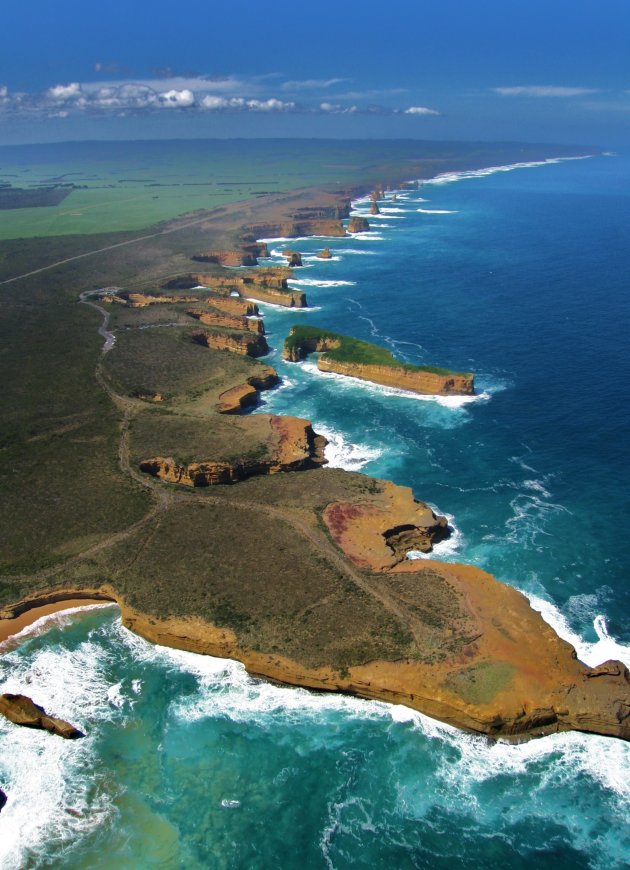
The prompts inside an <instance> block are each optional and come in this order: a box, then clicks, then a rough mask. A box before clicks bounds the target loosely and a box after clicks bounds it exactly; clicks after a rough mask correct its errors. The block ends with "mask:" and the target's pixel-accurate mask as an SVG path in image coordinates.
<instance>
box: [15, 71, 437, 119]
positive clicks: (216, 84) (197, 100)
mask: <svg viewBox="0 0 630 870" xmlns="http://www.w3.org/2000/svg"><path fill="white" fill-rule="evenodd" d="M278 78H279V76H278V75H277V74H274V75H269V76H257V77H256V76H251V77H248V78H239V77H237V76H234V75H230V76H218V77H214V78H210V77H207V76H187V77H185V76H172V77H168V78H165V77H163V76H161V75H160V76H156V77H155V78H151V79H141V80H136V81H134V80H130V79H127V80H125V79H120V80H118V81H101V82H98V81H88V82H69V83H67V84H56V85H53V86H52V87H50V88H48V89H47V90H45V91H43V92H42V93H15V92H12V93H10V92H9V90H8V88H7V87H6V86H4V85H0V112H1V113H2V116H3V117H7V116H11V115H13V116H17V115H30V116H31V117H37V116H41V117H53V116H54V117H66V116H68V115H74V114H77V113H81V114H88V115H89V114H93V115H103V114H106V113H107V114H118V115H131V114H139V113H143V112H145V113H147V112H160V111H163V110H166V109H168V110H171V111H175V112H182V111H186V112H252V113H266V114H279V113H291V112H293V113H304V114H327V115H345V114H353V113H361V112H364V113H368V114H381V115H384V116H386V115H394V114H402V113H403V112H406V113H407V114H410V115H437V114H439V112H436V111H435V110H433V109H428V108H425V107H422V106H411V107H410V108H409V109H403V108H394V107H392V106H391V105H388V106H383V105H380V104H379V103H378V102H375V103H374V104H371V105H365V102H364V101H365V99H366V97H371V96H374V95H375V94H386V95H387V96H388V97H390V98H391V97H392V96H393V95H394V94H399V93H404V90H402V89H399V88H397V89H390V90H384V91H365V92H362V93H360V92H353V93H352V94H350V95H349V94H344V95H339V94H336V93H335V94H334V99H329V100H326V99H324V100H322V101H320V100H321V99H322V96H323V95H320V100H317V99H313V98H314V97H315V95H316V88H332V87H334V85H336V84H338V83H339V82H342V81H344V79H340V78H330V79H303V80H299V81H297V80H296V81H291V82H288V81H285V82H284V84H280V83H279V82H277V83H276V84H275V86H274V85H272V84H271V83H270V82H269V81H266V82H265V81H264V80H265V79H274V80H275V79H278ZM289 86H290V87H292V88H294V89H295V90H296V91H300V90H302V91H303V92H304V97H305V99H304V100H303V101H302V100H301V99H300V100H297V99H295V100H291V99H289V100H285V99H281V98H279V97H278V96H277V95H274V92H273V91H274V88H275V89H277V90H276V93H277V92H278V90H280V92H281V93H282V94H283V95H285V94H286V95H288V88H289ZM270 91H271V93H270ZM332 93H334V91H333V92H331V94H332ZM355 95H356V98H357V99H356V100H355V98H354V97H355ZM307 96H308V97H310V99H306V97H307ZM359 98H360V99H361V100H362V102H359V101H358V100H359ZM388 102H389V100H388Z"/></svg>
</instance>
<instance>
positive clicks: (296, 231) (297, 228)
mask: <svg viewBox="0 0 630 870" xmlns="http://www.w3.org/2000/svg"><path fill="white" fill-rule="evenodd" d="M246 229H247V231H248V232H249V233H251V234H253V235H255V236H256V238H259V239H262V238H283V239H297V238H299V237H301V236H331V237H341V236H345V234H346V231H345V230H344V228H343V224H342V223H341V220H339V219H336V218H335V219H330V218H324V219H318V218H315V219H312V218H304V219H301V218H297V219H293V220H288V221H282V222H281V223H268V224H252V225H250V226H248V227H246ZM244 265H247V264H244Z"/></svg>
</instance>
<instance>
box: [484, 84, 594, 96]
mask: <svg viewBox="0 0 630 870" xmlns="http://www.w3.org/2000/svg"><path fill="white" fill-rule="evenodd" d="M492 90H493V91H494V92H495V94H501V96H503V97H582V96H584V95H586V94H596V93H598V89H597V88H568V87H559V86H558V85H519V86H517V87H510V88H492Z"/></svg>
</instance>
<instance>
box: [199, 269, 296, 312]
mask: <svg viewBox="0 0 630 870" xmlns="http://www.w3.org/2000/svg"><path fill="white" fill-rule="evenodd" d="M292 276H293V272H292V270H291V269H289V268H287V267H275V268H274V267H265V268H263V267H259V268H258V269H255V270H254V269H253V270H251V271H249V272H238V273H235V274H234V275H233V276H232V275H230V276H225V275H214V274H210V275H208V274H195V275H191V279H192V280H194V282H195V283H196V284H197V285H199V286H201V287H209V288H210V289H212V290H213V291H214V292H215V293H218V294H220V295H223V296H227V297H229V296H230V294H232V293H238V295H239V296H240V297H245V298H252V299H255V300H257V301H259V302H270V303H272V304H273V305H282V306H284V307H286V308H306V307H307V300H306V293H304V292H303V291H302V290H294V289H292V288H291V287H289V285H288V281H289V279H290V278H291V277H292Z"/></svg>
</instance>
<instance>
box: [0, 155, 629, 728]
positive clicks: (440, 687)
mask: <svg viewBox="0 0 630 870" xmlns="http://www.w3.org/2000/svg"><path fill="white" fill-rule="evenodd" d="M567 159H575V158H567ZM546 162H558V159H557V158H556V159H555V160H554V161H551V160H550V161H543V162H542V163H536V164H530V165H536V166H537V165H544V164H545V163H546ZM522 166H523V164H510V165H509V166H507V165H506V166H505V167H493V169H494V171H506V170H507V169H511V168H514V169H516V168H521V167H522ZM487 171H489V170H487ZM462 174H463V175H465V172H462ZM401 183H402V182H401ZM397 189H402V188H397ZM324 194H325V196H324ZM310 195H311V196H312V197H314V198H316V196H317V191H315V190H312V191H311V194H310ZM321 195H322V197H323V198H325V197H328V199H329V201H330V199H331V198H332V199H335V194H331V193H330V192H329V191H328V192H324V191H323V190H322V191H321ZM347 196H348V191H347V190H346V191H344V192H339V193H338V194H337V195H336V199H337V201H338V202H346V201H347ZM278 204H279V203H278V202H277V200H276V201H275V205H276V206H278ZM261 207H262V208H263V211H264V206H262V204H261ZM222 217H225V216H224V215H223V216H217V218H216V219H217V220H219V221H220V220H221V219H222ZM239 229H241V230H242V229H243V225H242V224H241V225H240V226H239V228H237V229H236V230H235V228H234V225H233V224H231V225H230V226H229V230H228V231H229V232H230V233H235V232H238V230H239ZM223 231H224V232H226V230H225V227H223ZM292 241H293V240H292ZM365 479H366V480H369V479H370V478H368V477H365ZM391 486H393V484H392V485H391ZM237 504H238V503H237ZM330 504H332V502H331V503H330ZM330 504H329V507H330ZM348 504H349V506H350V507H352V503H347V504H338V505H337V507H338V508H340V510H339V511H338V517H337V519H339V518H341V519H344V522H345V518H344V517H343V516H342V514H343V511H344V510H345V509H346V508H347V507H348ZM333 506H334V505H333ZM368 511H369V509H368ZM377 512H378V511H377ZM381 513H382V511H381ZM278 517H280V518H282V515H281V512H280V511H276V522H277V518H278ZM395 525H396V524H395V523H394V526H395ZM294 526H295V527H296V528H297V529H298V531H299V530H300V527H299V525H298V524H295V523H294ZM301 530H302V531H304V524H302V529H301ZM329 531H330V532H331V534H332V535H333V537H334V536H335V535H337V536H338V538H339V539H338V540H335V541H334V543H336V544H337V550H336V551H335V552H337V554H338V556H336V557H335V560H336V561H337V562H338V563H340V562H344V563H350V562H351V561H353V560H354V563H355V565H359V567H360V568H365V565H363V564H362V563H361V562H360V561H358V560H357V559H356V558H354V557H353V555H352V552H349V549H348V546H350V549H354V550H356V551H357V552H359V550H360V552H363V551H364V550H365V548H366V547H368V548H369V547H370V546H372V540H371V537H370V535H368V536H367V537H365V536H363V537H361V536H362V535H363V532H361V534H360V535H358V536H355V532H354V531H352V534H350V535H349V537H348V538H347V540H346V545H342V544H341V540H342V538H343V533H344V531H345V529H342V528H341V526H339V528H336V527H335V523H333V526H332V528H331V527H330V526H329ZM369 531H370V533H371V531H372V529H371V528H370V530H369ZM390 531H395V528H392V529H391V530H390ZM306 537H307V538H309V540H310V541H311V542H312V543H314V544H315V546H316V547H319V552H320V553H322V552H323V553H324V554H325V553H326V551H325V550H324V549H323V546H322V542H321V541H320V540H319V539H318V538H317V537H316V536H313V534H312V533H311V534H310V535H309V534H307V535H306ZM381 537H382V535H381ZM374 539H375V540H380V538H379V537H378V535H375V536H374ZM344 540H345V539H344ZM348 542H349V543H348ZM357 548H358V549H357ZM329 549H331V548H330V547H329ZM327 555H328V556H329V557H330V555H331V554H330V553H328V554H327ZM342 567H343V566H342ZM367 569H368V570H370V569H371V570H372V571H373V573H372V574H371V575H370V576H369V578H368V579H366V578H365V577H363V578H362V577H361V576H359V575H358V574H357V572H356V571H355V572H353V573H352V572H350V573H352V577H353V579H354V582H355V585H356V587H357V589H359V590H361V591H362V592H364V593H365V592H369V594H370V595H371V597H372V598H373V599H374V601H377V600H378V601H380V605H381V606H382V605H385V607H386V609H387V610H389V611H390V613H395V614H397V615H398V616H400V611H401V606H400V603H399V602H398V599H397V598H396V591H395V589H396V587H397V586H401V585H402V584H403V583H404V582H405V578H404V577H402V576H401V575H404V574H411V573H414V574H421V573H423V572H424V574H425V577H426V578H428V577H429V574H430V572H431V569H433V572H434V574H435V573H436V572H437V573H439V575H440V576H439V578H438V579H440V582H442V585H443V586H445V587H448V588H449V590H451V591H453V595H454V598H453V601H454V602H455V603H454V604H453V607H460V606H461V608H462V614H463V615H462V617H461V618H462V619H465V620H468V621H469V624H470V638H472V640H466V638H465V637H464V635H463V634H462V637H461V638H460V639H456V644H455V645H454V646H453V652H454V654H455V653H457V654H458V655H459V654H460V653H461V655H462V656H464V657H465V658H466V659H467V660H468V661H475V660H476V661H477V662H478V664H477V665H475V667H477V668H478V667H480V664H479V663H481V666H483V667H485V665H484V662H485V661H488V662H491V663H492V667H495V666H496V665H497V663H499V664H500V663H501V662H502V661H503V659H505V660H506V661H508V662H510V667H513V668H514V670H515V674H516V677H517V678H518V679H517V684H516V685H515V686H514V687H513V688H511V687H510V679H511V677H509V675H508V676H506V674H505V673H504V672H503V671H499V672H497V673H494V672H492V673H490V672H488V673H487V674H486V672H485V671H483V672H482V676H483V675H484V674H486V676H485V677H484V678H487V680H488V681H489V685H490V688H492V689H493V690H494V694H493V695H492V698H491V699H490V701H489V702H488V703H486V702H484V701H482V702H477V701H476V700H475V696H474V691H473V690H472V689H471V686H470V685H469V684H470V683H471V682H472V683H473V684H474V683H475V680H476V677H475V674H474V672H473V671H474V669H473V668H472V667H466V668H465V669H463V670H462V674H464V675H465V676H464V677H461V675H460V674H459V673H458V672H457V668H456V669H455V671H453V672H454V673H455V674H456V677H455V678H453V677H452V673H451V671H450V670H448V668H450V669H453V667H454V665H455V663H457V667H459V666H460V665H461V662H460V659H458V658H450V659H448V662H447V664H448V668H446V667H443V666H441V665H440V666H438V665H436V664H435V663H433V662H431V663H429V664H427V663H421V662H422V660H421V659H420V660H419V659H416V658H413V656H410V657H409V658H407V659H405V658H404V657H397V658H393V657H392V658H385V657H383V658H374V659H364V660H362V662H363V663H361V664H350V665H349V666H348V667H346V666H343V667H341V668H340V667H339V661H337V662H335V658H334V656H329V660H328V661H326V663H325V664H323V665H322V664H317V663H315V664H313V663H312V662H311V663H310V664H308V663H305V662H308V655H307V654H308V652H309V651H308V649H306V651H305V649H304V646H303V647H301V649H300V651H299V653H298V655H294V656H293V658H290V657H289V656H288V655H284V654H282V653H273V654H270V653H268V652H266V651H265V647H264V646H263V647H262V648H261V647H256V646H255V645H251V643H250V645H249V646H248V645H246V644H244V643H243V642H242V641H240V639H239V637H238V636H237V634H236V633H235V632H234V631H232V629H230V628H227V627H223V624H222V623H220V622H219V621H218V620H217V621H216V622H219V624H216V622H213V620H212V619H210V618H203V617H202V616H199V615H197V613H199V612H201V611H199V610H197V612H196V613H195V612H190V613H188V614H185V615H183V616H169V615H166V616H153V615H152V608H153V607H154V606H155V605H154V602H153V601H152V603H151V610H150V609H149V608H146V607H145V612H141V611H137V610H135V609H133V608H131V607H129V606H127V605H126V604H125V602H124V600H123V596H122V595H121V594H119V593H118V592H117V591H116V590H115V589H113V587H111V586H109V585H107V584H105V585H103V586H102V587H100V588H99V589H98V590H94V589H92V590H90V591H86V592H85V593H82V592H80V591H78V590H76V589H72V588H70V589H66V590H63V591H62V590H60V589H59V587H58V588H57V590H54V589H49V591H48V592H45V591H40V594H39V595H38V596H33V597H32V598H31V599H30V600H29V599H22V601H21V602H20V603H18V604H16V605H13V607H11V606H8V607H6V608H5V609H4V613H5V614H6V613H8V612H13V613H17V614H18V615H17V616H15V617H13V618H10V619H6V618H5V619H0V632H1V633H0V642H1V641H2V639H3V635H4V633H6V637H7V639H8V638H10V637H15V636H16V635H17V634H19V632H20V631H21V630H23V629H24V628H26V627H28V626H29V625H31V624H33V623H35V622H36V621H37V620H38V619H39V618H41V617H45V616H49V615H52V614H54V613H57V612H62V611H67V610H72V609H73V608H74V607H75V606H78V607H86V606H88V607H89V606H90V605H89V604H87V603H86V602H88V601H92V602H95V601H101V602H103V601H109V602H113V603H117V604H118V606H119V607H120V608H121V612H122V617H123V624H124V625H125V626H126V627H127V628H129V629H130V630H132V631H135V633H136V634H138V635H140V636H142V637H144V638H146V639H147V640H149V641H152V642H153V643H157V644H163V645H166V646H171V647H173V648H176V649H188V650H190V651H192V652H197V653H206V654H209V655H215V656H220V657H223V658H232V659H236V660H237V661H240V662H242V663H243V664H244V666H245V667H246V669H247V670H248V671H249V672H250V673H251V674H253V675H256V676H260V677H263V678H266V679H271V680H277V681H279V682H282V683H285V684H288V685H302V686H305V687H306V688H312V689H323V690H326V691H332V692H341V693H347V694H352V695H356V696H359V697H365V698H372V699H378V700H383V701H389V702H390V703H392V702H393V703H402V704H405V705H406V706H409V707H411V708H412V709H416V710H418V711H419V712H422V713H425V714H427V715H429V716H433V718H436V719H439V720H441V721H446V722H449V723H450V724H453V725H456V726H457V727H459V728H462V729H464V730H469V731H475V732H477V733H484V734H487V735H488V736H491V737H495V738H496V737H505V736H506V735H514V734H521V735H523V736H526V737H527V736H539V735H540V734H541V733H543V731H545V730H546V731H547V733H548V732H549V730H569V729H576V730H582V731H594V732H596V733H602V734H609V735H611V736H618V737H622V738H623V739H630V738H629V737H628V735H627V731H626V726H625V725H622V724H621V720H619V721H618V722H616V721H615V715H616V714H615V711H614V710H613V709H612V706H611V697H610V695H611V693H614V692H617V691H618V688H617V687H618V686H619V683H620V682H623V680H624V679H625V680H626V681H627V676H624V674H623V673H622V672H612V671H611V670H601V669H600V670H599V671H598V672H597V673H590V672H589V671H590V670H591V669H588V668H586V666H585V665H583V664H582V663H577V665H576V664H574V663H573V662H572V660H571V659H570V655H569V651H573V650H572V647H569V645H568V644H566V642H564V641H562V639H561V638H560V637H559V636H558V635H557V634H555V632H553V631H551V630H549V629H548V628H547V627H543V625H542V619H541V618H539V615H538V614H536V612H535V611H533V610H532V608H531V607H530V605H529V603H528V602H527V601H526V599H525V598H524V597H523V596H522V595H521V593H518V592H516V591H515V590H514V588H513V587H510V586H508V585H506V584H502V583H499V582H498V581H496V580H495V579H494V578H492V577H491V576H490V575H486V574H484V572H481V571H479V570H478V569H475V568H470V567H469V566H463V565H457V564H447V565H444V564H443V563H440V562H432V561H429V560H427V561H425V562H424V563H423V565H422V566H418V564H417V563H404V564H400V565H398V566H397V567H396V568H395V569H391V570H389V569H388V570H386V569H383V568H379V567H377V568H376V570H375V569H374V568H373V566H371V565H368V566H367ZM60 570H61V569H60ZM344 570H346V573H349V572H348V571H347V568H346V567H344ZM379 572H380V573H379ZM394 574H396V575H398V576H396V577H394V576H393V575H394ZM392 580H395V581H396V582H395V583H392ZM109 590H111V593H110V591H109ZM451 591H449V592H448V594H449V595H450V594H451ZM355 593H356V590H355ZM515 596H516V597H515ZM41 602H43V603H41ZM506 602H507V603H514V608H515V610H516V611H517V615H518V620H516V622H513V621H512V616H511V614H510V612H509V608H507V609H506V608H505V603H506ZM496 605H499V606H498V607H496ZM402 609H403V610H404V607H403V608H402ZM504 611H505V613H504ZM534 614H535V616H534ZM457 618H458V619H459V618H460V617H457ZM401 619H403V620H404V619H407V620H408V621H409V623H410V625H411V626H412V628H414V629H416V631H417V630H418V625H419V624H417V622H416V620H415V618H412V617H410V616H409V614H408V613H407V612H406V611H405V614H404V615H403V617H401ZM22 620H23V622H22ZM501 621H503V623H504V624H505V626H509V629H510V631H511V632H512V633H513V634H514V636H515V637H517V642H516V643H514V642H513V641H512V638H511V636H510V631H508V630H507V628H504V636H502V637H500V636H499V635H501V630H500V627H499V629H498V634H497V631H496V630H495V629H496V627H497V624H499V623H501ZM528 629H531V632H530V631H528ZM237 630H238V629H237ZM441 630H447V631H450V632H451V634H452V631H451V630H450V629H448V621H445V623H444V625H442V626H441ZM477 630H478V631H479V634H476V632H477ZM493 632H494V634H493ZM412 634H413V632H412ZM410 637H411V635H410ZM420 637H421V632H418V633H417V637H416V634H413V638H412V640H410V641H409V643H411V642H412V641H413V642H414V643H415V642H418V647H419V648H420V647H421V646H422V641H421V640H419V638H420ZM506 637H508V638H509V641H510V644H513V645H512V646H507V647H506V645H505V638H506ZM477 642H478V643H477ZM537 643H539V644H540V646H541V649H538V648H536V649H534V647H535V646H536V644H537ZM543 647H544V648H545V649H544V650H543ZM266 649H269V648H268V647H267V648H266ZM273 649H275V647H273ZM389 655H391V653H389ZM301 656H304V659H305V661H300V657H301ZM545 657H546V658H545ZM539 660H540V661H539ZM553 662H555V666H554V665H553ZM541 663H542V664H541ZM545 663H546V665H547V667H546V669H543V664H545ZM592 676H596V677H598V679H597V680H596V681H590V680H589V679H587V678H589V677H592ZM460 677H461V679H460ZM516 677H515V678H516ZM458 680H459V682H458ZM449 681H450V686H449ZM566 681H569V684H570V688H569V689H568V691H569V692H570V691H571V690H572V689H578V691H577V692H576V693H575V696H572V698H571V701H570V702H569V701H567V699H566V698H565V695H564V693H565V691H566V685H565V682H566ZM495 684H496V685H495ZM586 687H588V689H587V688H586ZM584 693H586V694H584ZM495 695H496V700H495ZM578 695H579V696H581V697H580V698H576V696H578ZM523 698H525V699H528V700H527V703H526V705H525V707H523ZM519 699H520V701H519ZM580 700H584V703H585V704H586V710H587V713H586V716H587V719H586V720H584V718H583V716H584V714H582V713H581V712H580V711H579V710H577V709H576V708H575V707H574V705H575V703H576V702H577V701H580ZM530 702H531V703H530ZM519 703H520V706H519ZM580 717H582V718H580ZM475 726H476V727H475Z"/></svg>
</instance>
